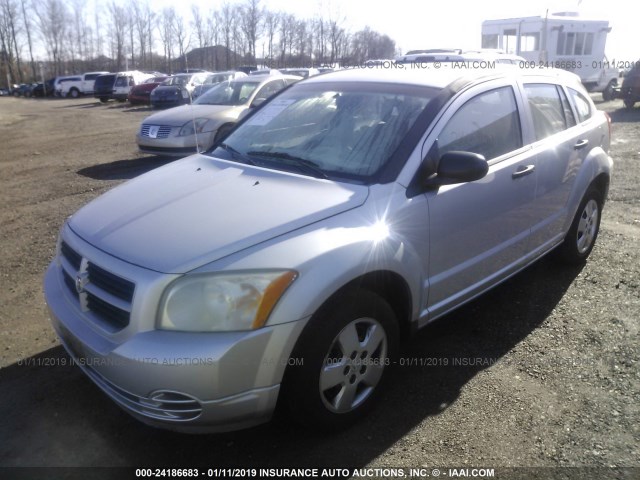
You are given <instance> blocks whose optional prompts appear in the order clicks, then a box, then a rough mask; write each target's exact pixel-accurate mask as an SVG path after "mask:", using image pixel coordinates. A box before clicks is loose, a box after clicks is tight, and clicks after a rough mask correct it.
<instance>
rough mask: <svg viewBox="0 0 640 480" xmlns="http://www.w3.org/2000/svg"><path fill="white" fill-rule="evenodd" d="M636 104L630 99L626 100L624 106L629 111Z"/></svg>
mask: <svg viewBox="0 0 640 480" xmlns="http://www.w3.org/2000/svg"><path fill="white" fill-rule="evenodd" d="M635 104H636V102H634V101H633V100H631V99H629V98H626V99H625V100H624V106H625V107H627V108H628V109H629V110H631V109H632V108H633V106H634V105H635Z"/></svg>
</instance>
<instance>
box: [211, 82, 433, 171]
mask: <svg viewBox="0 0 640 480" xmlns="http://www.w3.org/2000/svg"><path fill="white" fill-rule="evenodd" d="M438 91H439V90H438V89H435V88H427V87H418V86H409V85H394V84H382V83H380V84H377V83H370V84H362V83H360V84H355V83H312V84H300V85H296V86H294V87H292V88H290V89H289V90H287V91H285V92H284V93H282V94H281V95H279V96H278V97H276V98H275V99H274V100H272V101H271V102H270V103H268V104H267V105H265V106H264V107H263V108H261V109H260V110H259V111H257V112H256V113H255V114H254V115H253V116H252V117H250V118H249V119H248V120H247V121H246V122H244V123H243V124H242V125H241V126H240V127H239V128H237V129H236V130H235V131H234V132H233V133H232V134H231V135H230V136H229V137H228V138H227V139H226V140H225V143H224V144H222V145H221V146H220V148H218V149H216V150H214V152H213V154H214V155H216V156H221V157H222V158H231V159H234V160H237V161H244V162H245V163H253V164H256V165H260V166H265V167H273V168H280V169H285V170H293V171H296V172H300V173H303V174H308V175H312V176H316V177H322V178H336V179H343V180H346V181H350V180H351V181H354V182H358V183H370V182H372V181H373V180H374V176H375V175H376V173H377V172H379V171H380V170H381V168H382V167H383V166H384V165H385V164H386V163H387V162H388V161H389V159H390V157H391V156H392V154H393V153H394V152H395V150H396V148H398V146H399V145H400V143H401V142H402V141H403V139H404V137H405V135H406V134H407V132H408V131H409V129H410V128H411V127H412V126H413V124H414V122H415V120H416V118H417V117H418V115H419V114H420V113H421V112H422V111H423V110H424V108H425V107H426V105H427V103H429V101H430V100H431V98H433V97H434V96H435V95H436V94H437V93H438ZM229 151H232V152H234V153H235V154H234V155H230V154H229ZM312 170H313V171H312Z"/></svg>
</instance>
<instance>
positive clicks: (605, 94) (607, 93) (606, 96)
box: [602, 80, 616, 102]
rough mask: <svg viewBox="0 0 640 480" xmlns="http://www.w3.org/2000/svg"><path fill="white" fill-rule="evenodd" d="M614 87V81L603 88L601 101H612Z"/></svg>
mask: <svg viewBox="0 0 640 480" xmlns="http://www.w3.org/2000/svg"><path fill="white" fill-rule="evenodd" d="M615 86H616V82H615V81H614V80H611V81H610V82H609V84H608V85H607V86H606V87H605V89H604V90H603V91H602V99H603V100H604V101H605V102H610V101H611V100H613V88H614V87H615Z"/></svg>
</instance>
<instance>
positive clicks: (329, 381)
mask: <svg viewBox="0 0 640 480" xmlns="http://www.w3.org/2000/svg"><path fill="white" fill-rule="evenodd" d="M397 343H398V323H397V320H396V317H395V315H394V313H393V310H392V309H391V307H390V306H389V304H388V303H387V302H386V301H385V300H384V299H382V298H381V297H380V296H378V295H376V294H375V293H373V292H370V291H368V290H355V291H351V292H349V293H346V294H343V295H340V296H339V297H337V298H336V299H334V300H333V301H331V302H330V303H329V304H328V305H326V306H324V307H322V308H321V309H320V310H318V312H317V313H316V314H315V315H314V316H313V317H312V318H311V320H310V323H309V324H308V325H307V326H306V328H305V330H304V331H303V333H302V335H301V336H300V338H299V340H298V343H297V344H296V347H295V349H294V352H293V354H292V360H296V361H295V362H294V361H291V362H290V363H289V365H290V366H289V367H288V369H287V372H286V374H285V378H284V381H283V396H284V399H285V402H286V406H287V407H288V409H289V412H290V414H291V416H292V417H293V418H294V419H295V420H296V421H298V422H300V423H302V424H304V425H307V426H310V427H313V428H316V429H319V430H325V431H334V430H338V429H342V428H345V427H348V426H349V425H351V424H352V423H353V422H355V421H357V420H358V419H360V418H361V417H362V416H363V415H364V414H366V412H367V411H368V410H369V409H370V408H371V407H372V405H373V404H374V403H375V400H376V399H377V398H378V396H379V394H380V391H381V389H382V385H383V384H384V381H385V380H386V377H387V376H388V375H386V373H387V371H388V370H389V368H390V365H391V363H392V360H391V359H393V358H394V357H395V354H396V349H397ZM296 362H297V363H296Z"/></svg>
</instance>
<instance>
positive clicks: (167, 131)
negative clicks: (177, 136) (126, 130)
mask: <svg viewBox="0 0 640 480" xmlns="http://www.w3.org/2000/svg"><path fill="white" fill-rule="evenodd" d="M151 127H158V135H157V136H156V137H155V138H167V137H168V136H169V135H171V129H172V128H173V127H171V126H170V125H148V124H143V125H142V128H141V129H140V135H142V136H143V137H148V136H149V130H150V129H151Z"/></svg>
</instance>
